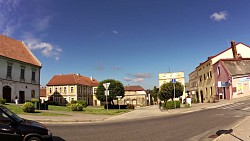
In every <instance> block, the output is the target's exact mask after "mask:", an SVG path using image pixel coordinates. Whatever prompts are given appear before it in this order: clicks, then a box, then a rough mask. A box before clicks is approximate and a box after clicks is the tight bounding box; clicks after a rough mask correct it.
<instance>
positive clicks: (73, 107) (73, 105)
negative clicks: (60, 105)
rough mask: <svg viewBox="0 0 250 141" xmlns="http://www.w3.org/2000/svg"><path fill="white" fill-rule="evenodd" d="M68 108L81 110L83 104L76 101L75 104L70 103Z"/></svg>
mask: <svg viewBox="0 0 250 141" xmlns="http://www.w3.org/2000/svg"><path fill="white" fill-rule="evenodd" d="M70 109H71V110H72V111H82V110H83V106H82V105H81V104H79V103H76V104H71V105H70Z"/></svg>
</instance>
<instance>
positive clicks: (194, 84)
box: [189, 70, 199, 100]
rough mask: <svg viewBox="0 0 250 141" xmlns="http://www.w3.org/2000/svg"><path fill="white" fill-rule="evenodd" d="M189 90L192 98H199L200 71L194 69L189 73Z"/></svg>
mask: <svg viewBox="0 0 250 141" xmlns="http://www.w3.org/2000/svg"><path fill="white" fill-rule="evenodd" d="M189 91H190V94H191V97H192V99H197V100H199V93H198V72H197V71H196V70H194V71H193V72H191V73H190V74H189Z"/></svg>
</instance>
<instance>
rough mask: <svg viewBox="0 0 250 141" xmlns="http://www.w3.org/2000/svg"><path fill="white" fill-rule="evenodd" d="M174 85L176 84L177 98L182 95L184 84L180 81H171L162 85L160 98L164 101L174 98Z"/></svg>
mask: <svg viewBox="0 0 250 141" xmlns="http://www.w3.org/2000/svg"><path fill="white" fill-rule="evenodd" d="M174 85H175V98H177V97H180V96H182V94H183V91H184V86H183V85H182V84H181V83H180V82H176V83H175V84H173V83H172V82H171V81H170V82H168V83H164V84H162V85H161V87H160V92H159V98H160V100H163V101H164V102H166V101H168V100H169V99H172V100H173V99H174Z"/></svg>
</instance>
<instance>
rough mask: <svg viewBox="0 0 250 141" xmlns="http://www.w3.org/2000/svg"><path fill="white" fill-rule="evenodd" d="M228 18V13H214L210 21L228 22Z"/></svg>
mask: <svg viewBox="0 0 250 141" xmlns="http://www.w3.org/2000/svg"><path fill="white" fill-rule="evenodd" d="M227 16H228V12H227V11H221V12H214V13H213V14H212V15H210V19H212V20H214V21H221V20H226V19H227Z"/></svg>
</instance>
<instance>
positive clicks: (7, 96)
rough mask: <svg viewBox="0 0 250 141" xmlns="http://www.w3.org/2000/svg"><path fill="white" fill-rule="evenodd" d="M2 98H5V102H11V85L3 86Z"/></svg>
mask: <svg viewBox="0 0 250 141" xmlns="http://www.w3.org/2000/svg"><path fill="white" fill-rule="evenodd" d="M3 99H6V102H7V103H11V87H9V86H4V87H3Z"/></svg>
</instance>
